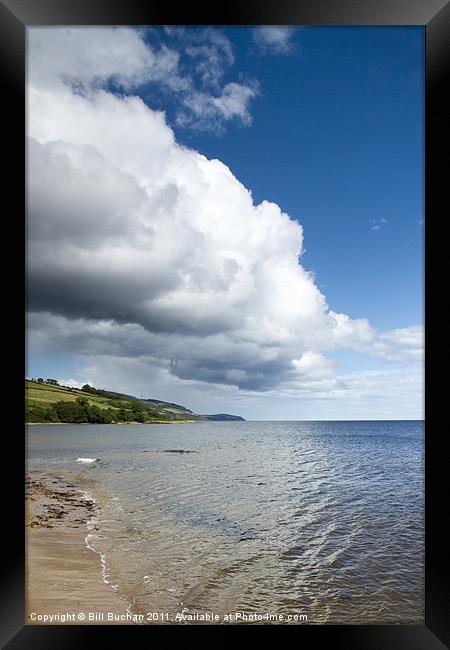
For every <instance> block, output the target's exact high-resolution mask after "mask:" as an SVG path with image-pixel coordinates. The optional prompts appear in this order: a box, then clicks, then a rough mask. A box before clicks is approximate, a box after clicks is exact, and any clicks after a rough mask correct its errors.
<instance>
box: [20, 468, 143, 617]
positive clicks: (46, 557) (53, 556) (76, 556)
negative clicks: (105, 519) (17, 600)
mask: <svg viewBox="0 0 450 650" xmlns="http://www.w3.org/2000/svg"><path fill="white" fill-rule="evenodd" d="M97 508H98V506H97V504H96V503H95V502H94V501H93V499H92V498H90V497H89V481H88V480H87V479H86V478H84V477H80V476H77V475H75V474H74V475H68V474H64V475H63V474H62V473H58V472H55V473H54V474H53V473H51V472H46V473H45V474H44V473H42V472H32V473H30V474H29V475H28V477H27V479H26V522H25V523H26V607H25V609H26V621H25V622H26V623H28V624H40V625H42V624H45V625H49V624H50V625H51V624H56V625H62V624H69V625H83V624H84V625H85V624H91V625H96V624H97V625H98V624H100V625H105V624H106V625H111V624H120V625H127V624H133V621H130V620H129V618H130V614H128V616H127V603H126V602H124V601H123V600H122V599H121V598H120V597H119V596H118V594H117V593H116V592H115V591H114V589H113V587H112V586H111V585H108V584H107V583H105V582H104V581H103V577H102V564H101V558H100V555H99V554H98V553H96V552H95V551H94V550H92V549H90V548H88V547H87V546H86V541H85V538H86V536H87V534H88V532H89V530H88V522H90V524H89V525H91V526H92V525H94V522H93V521H92V520H93V518H94V516H95V512H96V509H97ZM108 614H113V615H115V617H119V620H110V618H109V617H108ZM44 617H45V618H44Z"/></svg>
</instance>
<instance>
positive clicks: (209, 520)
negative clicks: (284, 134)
mask: <svg viewBox="0 0 450 650" xmlns="http://www.w3.org/2000/svg"><path fill="white" fill-rule="evenodd" d="M423 447H424V432H423V422H420V421H372V422H367V421H364V422H362V421H361V422H358V421H351V422H199V423H185V424H180V423H178V424H152V425H34V426H30V427H28V431H27V464H28V468H29V469H31V470H32V469H40V470H46V469H48V470H51V471H53V472H54V471H58V472H62V473H64V471H66V470H70V471H71V472H74V471H75V472H77V473H79V474H82V475H85V476H87V477H89V478H90V479H93V480H94V481H95V483H94V485H96V486H97V487H96V488H95V487H94V488H93V496H94V498H95V497H96V496H97V498H99V499H100V501H99V503H100V504H101V508H100V510H99V512H98V513H97V517H96V521H95V525H94V526H91V530H90V537H89V544H90V545H92V546H93V547H94V548H95V549H96V550H97V551H98V552H99V553H101V556H102V566H103V575H104V579H105V581H107V582H108V583H109V584H111V585H113V586H114V587H115V588H116V589H117V591H118V593H120V595H121V596H122V597H123V598H124V599H125V600H126V601H127V602H128V603H129V605H130V610H129V611H131V612H134V613H136V614H144V615H145V616H146V617H147V615H148V614H151V615H154V616H153V619H150V620H152V622H155V623H162V624H164V623H168V622H174V620H175V616H177V615H179V614H180V613H181V614H182V615H183V616H184V617H185V618H184V619H183V618H181V619H180V618H179V617H178V618H177V619H176V620H177V621H184V622H188V623H189V622H196V621H202V620H205V619H204V617H205V615H206V614H207V613H208V616H218V617H219V618H218V619H213V620H214V621H215V620H219V621H220V622H224V621H226V620H230V619H229V618H228V619H227V618H226V617H227V616H228V614H230V613H236V612H240V613H241V614H244V615H247V616H253V618H249V619H247V620H245V619H239V620H238V622H240V620H242V621H243V622H255V621H256V622H258V620H259V622H264V621H265V620H268V618H267V615H273V617H277V616H278V617H279V616H280V615H283V618H282V619H275V618H273V619H272V621H274V620H276V621H278V622H279V621H283V622H285V621H286V620H288V617H290V618H289V620H290V621H291V622H297V621H302V624H304V623H305V622H306V623H311V624H331V623H333V624H339V623H342V624H348V623H351V624H367V623H373V624H391V623H399V624H413V623H414V624H423V622H424V465H423ZM181 450H183V451H184V452H189V453H181ZM80 458H84V459H86V458H88V459H91V460H92V461H95V462H89V463H81V462H77V459H80ZM62 475H63V474H61V476H62ZM96 492H97V494H96ZM263 615H265V616H266V618H265V619H264V618H262V619H261V618H259V619H258V617H260V616H263ZM202 616H203V618H202ZM299 616H301V617H303V618H299ZM189 617H191V618H189ZM295 617H297V618H295Z"/></svg>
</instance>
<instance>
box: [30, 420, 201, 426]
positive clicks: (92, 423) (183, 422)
mask: <svg viewBox="0 0 450 650" xmlns="http://www.w3.org/2000/svg"><path fill="white" fill-rule="evenodd" d="M196 422H206V420H152V421H151V422H108V423H107V424H106V423H100V422H99V423H94V422H25V426H26V427H32V426H34V425H38V426H44V425H45V426H47V425H53V426H54V425H66V424H71V425H74V424H77V425H89V426H91V427H95V426H110V425H111V424H112V425H114V426H121V425H123V424H128V425H130V424H136V425H140V426H142V425H143V424H193V423H196Z"/></svg>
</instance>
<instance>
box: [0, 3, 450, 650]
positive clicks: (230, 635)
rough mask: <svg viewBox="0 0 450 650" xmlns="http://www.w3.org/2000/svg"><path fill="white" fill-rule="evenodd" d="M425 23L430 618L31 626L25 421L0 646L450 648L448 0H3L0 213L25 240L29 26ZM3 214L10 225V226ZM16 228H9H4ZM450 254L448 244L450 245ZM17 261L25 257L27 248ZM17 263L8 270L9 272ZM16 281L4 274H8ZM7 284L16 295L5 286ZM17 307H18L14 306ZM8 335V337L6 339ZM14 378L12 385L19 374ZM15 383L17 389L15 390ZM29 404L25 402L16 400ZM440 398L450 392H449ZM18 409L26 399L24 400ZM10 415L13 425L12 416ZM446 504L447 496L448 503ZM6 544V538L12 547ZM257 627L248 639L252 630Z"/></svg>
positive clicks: (14, 323)
mask: <svg viewBox="0 0 450 650" xmlns="http://www.w3.org/2000/svg"><path fill="white" fill-rule="evenodd" d="M97 24H98V25H145V24H149V25H150V24H180V25H182V24H183V25H264V24H279V25H285V24H297V25H317V26H318V25H384V26H387V25H420V26H423V27H424V28H425V38H426V111H425V116H426V117H425V214H426V250H425V260H426V318H425V324H426V331H427V333H428V332H429V331H431V332H432V336H429V335H428V334H427V338H426V361H425V373H426V399H425V413H426V442H425V459H426V463H425V502H426V516H425V523H426V573H425V601H426V604H425V625H417V626H416V625H410V626H403V625H390V626H383V625H370V626H367V625H351V626H348V625H322V626H321V625H298V626H295V627H288V626H286V627H285V626H277V625H272V626H271V625H266V626H257V627H253V626H220V627H219V626H214V627H213V629H211V627H209V626H178V627H171V626H145V627H139V626H136V627H133V626H131V627H130V626H126V627H125V628H124V627H121V626H115V627H114V628H111V627H106V626H92V627H83V626H78V627H77V626H35V625H33V626H31V625H25V622H24V618H25V615H24V611H25V608H24V602H25V597H24V573H25V571H24V535H23V530H24V527H23V521H24V498H23V492H24V483H23V481H24V458H25V447H24V440H23V436H22V435H21V433H20V432H21V430H22V427H23V424H22V422H19V421H17V420H18V419H21V418H15V420H16V421H17V425H18V428H17V429H16V430H15V432H14V433H9V432H8V434H6V433H5V435H8V447H9V448H10V449H7V450H6V453H7V454H8V455H7V461H5V459H4V465H6V464H7V465H9V466H10V467H11V469H12V472H11V474H10V478H9V481H8V495H7V497H6V498H4V501H5V502H6V503H4V506H5V509H6V514H5V522H7V524H6V526H5V528H4V532H3V542H4V556H3V558H4V560H3V563H2V581H1V592H0V593H1V601H0V602H1V639H0V641H1V644H2V647H6V648H8V649H10V650H16V649H18V648H26V649H27V650H28V649H34V648H36V649H40V648H43V649H44V648H45V650H50V649H51V648H64V649H65V650H68V649H70V648H77V649H78V648H84V647H92V646H93V645H94V643H97V642H101V643H102V642H105V641H106V636H107V635H111V640H110V642H111V641H112V644H113V647H114V646H116V647H117V646H121V645H122V644H124V645H125V644H128V645H134V644H140V643H143V642H144V635H145V640H146V642H148V641H150V642H157V643H158V642H163V643H168V642H170V641H171V640H174V641H175V638H174V637H173V635H174V634H176V635H177V637H178V635H179V634H180V633H181V634H182V635H183V638H182V641H183V643H185V642H186V641H191V640H193V636H192V635H193V634H194V632H193V630H194V629H195V635H196V637H199V636H204V635H205V633H207V634H208V635H209V634H210V633H211V632H213V634H214V637H215V641H214V642H217V640H219V639H220V640H223V641H227V640H228V641H230V640H232V639H234V637H235V634H236V633H237V632H239V636H242V637H243V640H244V641H245V640H246V639H250V637H251V638H253V637H254V635H255V634H257V635H258V636H259V635H260V634H261V633H263V634H264V638H265V640H266V641H268V642H270V641H271V640H275V638H276V639H277V640H278V638H279V637H280V635H281V636H282V637H283V638H284V634H285V633H287V632H288V633H289V635H290V636H292V635H294V637H293V638H294V640H295V642H300V643H301V644H304V647H306V648H312V647H315V646H316V644H322V643H323V644H324V645H325V647H338V648H345V649H346V650H350V649H358V650H359V649H361V650H376V649H383V650H387V649H389V648H395V650H402V649H403V648H405V649H406V648H407V649H408V650H419V649H420V650H434V649H436V650H437V649H439V648H445V647H449V646H450V623H449V621H450V608H449V605H450V599H449V590H448V585H449V581H448V574H449V562H448V551H449V549H450V543H449V533H448V530H449V528H450V527H449V526H448V524H447V521H446V517H445V515H446V510H447V508H445V507H444V506H442V505H441V503H442V501H441V500H442V495H444V496H446V495H448V490H447V489H446V483H447V479H446V476H447V474H448V469H447V464H448V461H447V458H448V456H447V455H446V453H445V451H446V440H445V438H446V436H447V432H446V431H441V429H440V428H439V427H438V425H437V416H436V408H437V407H438V402H439V396H438V395H437V394H436V391H435V390H434V389H433V391H431V389H430V378H431V364H432V360H433V358H434V357H435V356H436V355H438V356H439V354H440V352H442V351H441V350H439V349H438V347H437V346H438V344H439V342H440V341H442V340H445V339H440V337H439V333H438V331H437V329H436V323H437V322H438V321H440V320H441V319H440V317H439V314H438V312H437V311H435V310H434V308H433V306H432V304H431V301H430V294H431V291H429V288H430V286H431V281H432V279H434V278H435V277H436V276H437V275H438V274H439V273H442V272H443V271H444V267H443V266H442V267H441V268H439V260H441V259H443V260H444V262H445V260H446V257H445V254H443V256H438V255H435V254H434V253H433V255H431V253H430V250H431V245H432V242H433V246H434V245H435V242H436V240H437V239H438V238H439V235H438V234H436V232H437V227H436V224H439V223H440V222H441V219H442V218H443V217H444V216H445V215H444V214H443V209H444V207H445V206H446V205H448V196H447V195H448V192H447V186H448V180H447V176H448V159H447V160H446V157H445V154H446V153H447V157H448V152H447V141H446V138H445V133H448V128H447V120H448V116H449V115H450V110H449V104H448V99H447V98H446V92H445V91H446V85H447V86H448V85H449V84H448V82H449V80H450V3H448V2H445V1H443V0H308V1H305V0H299V1H295V0H278V1H276V2H275V1H273V0H260V1H259V2H258V3H256V2H254V1H253V2H252V1H247V2H239V3H237V2H229V3H227V4H226V5H225V4H224V5H221V6H204V5H202V4H201V3H197V4H195V5H194V4H192V3H185V4H184V5H180V7H179V8H178V7H177V8H176V9H175V5H174V6H168V3H162V2H156V1H155V2H152V1H151V0H0V65H1V75H2V82H3V83H2V89H3V91H4V92H3V97H4V99H3V102H2V104H3V106H2V108H3V114H4V121H3V126H4V133H3V136H4V137H3V139H4V140H6V149H5V150H4V151H6V154H7V155H6V157H7V163H8V165H7V167H8V182H6V183H5V184H4V188H3V205H4V206H5V205H9V206H11V207H10V208H9V210H8V212H7V214H6V213H5V214H4V217H5V219H4V220H6V216H7V215H8V217H9V219H7V220H6V221H7V222H9V223H8V227H9V226H11V225H12V226H15V234H14V237H15V239H14V240H11V241H17V243H18V250H19V251H21V250H23V241H24V226H23V222H24V220H23V215H24V198H23V197H24V196H25V173H24V170H25V166H24V152H25V129H24V123H25V102H24V85H25V31H26V28H27V27H31V26H35V25H97ZM6 225H7V224H4V227H6ZM8 236H9V235H8ZM447 255H448V254H447ZM16 257H17V259H18V260H19V262H20V255H19V254H18V255H17V256H16ZM10 273H11V272H10ZM12 275H14V277H15V280H16V281H17V282H15V283H14V284H15V288H14V289H11V288H9V287H8V288H7V289H6V293H5V295H6V300H9V301H10V303H13V304H14V302H15V303H17V302H20V303H21V304H20V305H17V307H18V312H19V310H21V309H22V298H21V296H22V295H23V294H21V287H23V286H24V282H25V273H24V269H23V265H22V266H20V264H19V265H18V266H17V267H16V268H15V270H14V271H13V272H12V273H11V275H9V274H8V275H7V279H8V278H10V277H11V276H12ZM7 284H8V285H9V282H7ZM8 292H9V293H8ZM18 312H17V313H18ZM9 324H10V332H9V339H7V340H8V341H10V343H8V346H9V345H15V349H16V350H21V349H23V348H22V345H23V328H22V321H20V322H19V321H18V320H16V319H14V317H13V318H11V315H10V316H9ZM5 340H6V339H5ZM14 369H15V372H13V373H12V374H11V377H14V378H15V381H14V382H12V383H11V390H15V389H16V388H17V395H21V394H22V393H21V391H22V390H23V374H24V373H23V372H22V369H23V366H20V364H17V360H16V361H15V364H14ZM15 382H17V386H16V383H15ZM19 387H20V388H19ZM21 403H23V402H21ZM444 403H445V402H444ZM19 410H20V404H19ZM15 424H16V422H14V424H13V426H15ZM444 503H445V501H444ZM5 547H6V548H5ZM249 635H250V637H249Z"/></svg>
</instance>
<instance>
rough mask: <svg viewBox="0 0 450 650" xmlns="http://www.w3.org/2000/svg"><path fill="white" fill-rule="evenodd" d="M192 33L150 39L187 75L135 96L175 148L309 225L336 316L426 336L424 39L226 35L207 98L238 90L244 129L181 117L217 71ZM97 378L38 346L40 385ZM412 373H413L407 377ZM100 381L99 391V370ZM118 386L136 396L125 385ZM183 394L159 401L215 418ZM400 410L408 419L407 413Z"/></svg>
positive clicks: (376, 364) (330, 31) (317, 273)
mask: <svg viewBox="0 0 450 650" xmlns="http://www.w3.org/2000/svg"><path fill="white" fill-rule="evenodd" d="M188 31H189V30H188ZM192 33H196V34H198V39H197V41H194V40H193V39H192V38H191V37H190V36H186V31H181V30H180V31H179V33H174V31H173V30H172V31H171V32H170V31H167V30H164V29H162V28H160V29H150V30H147V31H145V30H141V31H140V36H141V38H142V39H143V41H144V42H145V43H146V44H147V45H148V46H149V47H150V48H153V49H154V51H158V52H159V53H160V54H161V52H163V51H165V50H164V48H166V49H170V50H171V51H177V52H178V55H179V61H178V64H177V65H178V68H177V75H176V77H175V76H174V77H173V79H174V81H173V83H172V86H168V85H164V84H163V83H161V82H160V81H158V82H155V80H154V79H151V80H150V81H149V80H145V79H144V80H141V82H140V83H137V84H135V85H134V87H133V88H132V91H130V90H129V89H128V88H126V90H125V94H133V95H137V96H139V97H141V98H142V99H143V100H144V101H145V103H146V104H147V106H148V107H149V108H150V109H153V110H154V109H156V110H164V111H165V116H166V121H167V124H168V125H169V126H170V127H171V128H172V129H173V132H174V134H175V137H176V141H177V142H178V143H179V144H181V145H184V146H185V147H187V148H188V149H194V150H197V151H199V152H201V153H202V154H204V155H205V156H206V157H207V158H209V159H213V158H217V159H219V160H220V161H222V162H223V163H224V164H225V165H227V166H228V167H229V169H230V170H231V172H232V173H233V175H234V176H235V177H236V178H237V179H238V180H239V181H240V183H242V184H243V185H244V186H245V187H246V188H247V189H248V190H250V191H251V193H252V196H253V200H254V203H255V204H258V203H260V202H261V201H263V200H268V201H272V202H274V203H276V204H277V205H278V206H279V207H280V208H281V210H282V211H283V212H285V213H287V214H289V216H290V217H291V218H292V219H294V220H297V221H298V222H299V223H300V224H301V225H302V227H303V235H304V244H303V245H304V251H303V254H302V256H301V260H300V261H301V264H302V266H303V267H304V268H305V269H306V270H307V271H310V272H312V273H313V274H314V280H315V284H316V285H317V287H318V289H319V290H320V292H321V293H322V294H324V296H325V298H326V302H327V304H328V306H329V307H330V309H331V310H333V311H335V312H339V313H344V314H346V315H347V316H349V317H350V318H351V319H367V320H368V321H369V323H370V325H371V326H372V327H373V328H374V329H375V330H377V331H383V332H386V331H392V330H398V329H404V328H409V327H411V326H419V325H422V324H423V272H424V269H423V234H424V233H423V228H424V226H423V219H424V207H423V203H424V188H423V165H424V150H423V127H424V121H423V120H424V113H423V110H424V108H423V107H424V33H423V29H422V28H420V27H406V28H392V27H390V28H373V27H371V28H355V27H345V28H331V27H327V28H323V27H320V28H311V27H308V28H298V29H295V30H292V31H290V32H288V33H287V34H285V35H276V37H277V38H276V39H275V40H270V39H266V40H265V41H264V39H261V38H259V37H257V36H256V33H255V32H254V31H253V30H252V29H250V28H242V27H237V28H218V29H217V30H216V33H220V35H221V36H220V37H221V38H222V45H221V47H222V50H221V53H222V56H223V58H222V60H221V61H219V64H220V63H222V64H223V74H217V78H216V80H215V81H213V82H211V83H210V85H209V92H211V93H215V94H216V96H217V94H218V93H219V91H220V88H223V87H224V86H225V85H226V84H227V83H230V82H235V83H238V84H240V86H241V88H244V87H245V88H249V89H251V90H249V93H253V94H252V95H251V97H250V99H248V101H247V103H246V104H245V111H244V110H243V111H242V112H241V114H240V117H241V119H238V118H239V115H237V114H236V116H235V118H234V119H228V118H226V119H225V118H224V119H223V120H222V121H220V120H219V119H218V118H217V119H216V118H215V121H213V122H211V123H209V124H208V123H203V124H202V121H201V118H200V117H199V116H197V117H198V120H197V121H195V120H192V119H191V118H189V119H185V120H182V119H180V118H179V116H180V113H179V108H180V97H181V94H180V91H179V90H177V91H176V92H175V91H174V88H175V85H176V84H177V83H178V84H180V79H183V72H184V74H185V75H186V76H189V77H190V79H192V80H194V82H195V81H196V80H197V82H198V79H200V77H201V74H205V72H204V71H205V69H206V68H205V67H204V66H205V63H206V65H207V64H208V61H207V59H206V61H205V59H202V58H201V57H200V53H199V52H198V53H197V54H196V56H197V58H195V56H192V55H191V54H188V52H189V49H188V48H189V47H191V48H192V47H198V46H199V44H200V43H204V42H206V41H202V40H201V39H202V33H203V30H202V29H198V30H191V34H192ZM278 36H280V38H279V39H278ZM214 38H215V37H214ZM277 39H278V40H277ZM212 42H213V39H210V41H208V43H209V44H211V43H212ZM161 48H162V49H161ZM230 53H231V54H230ZM196 66H199V67H197V68H196ZM200 66H203V67H200ZM121 83H122V82H121V81H120V80H119V82H118V81H117V77H113V78H109V79H107V83H106V85H105V86H104V87H105V88H106V89H107V91H108V92H110V93H112V94H115V96H117V97H123V93H124V90H123V85H122V87H121ZM205 87H206V86H205V85H204V86H203V87H202V92H205ZM189 101H191V100H189ZM247 109H248V110H247ZM245 113H246V114H245ZM62 139H64V138H62ZM46 309H47V308H46ZM48 310H49V311H52V309H48ZM44 311H45V310H44ZM54 313H59V312H58V310H57V309H56V310H54ZM60 313H61V314H62V313H63V312H62V311H61V312H60ZM64 314H65V316H67V314H66V312H64ZM33 340H34V339H33ZM69 347H70V346H69ZM394 356H395V355H394ZM326 357H327V358H328V359H330V360H332V361H333V362H334V363H336V364H337V368H338V369H340V371H341V372H343V373H346V372H366V371H367V372H369V373H370V372H381V369H382V368H386V367H387V366H386V361H385V359H384V358H381V357H379V358H378V357H376V358H375V357H373V356H370V355H369V356H367V355H366V354H365V351H361V349H349V348H348V347H345V346H342V347H341V348H339V346H338V348H336V349H330V350H327V352H326ZM86 367H87V368H89V367H90V368H91V370H92V367H93V366H92V363H91V364H90V363H89V361H87V356H86V354H81V355H80V354H77V353H76V352H75V353H74V351H73V349H72V350H69V349H65V348H64V346H62V347H61V346H59V347H58V346H57V347H56V348H55V349H52V348H51V346H49V345H44V346H41V347H40V346H39V345H34V344H32V345H30V346H29V362H28V370H27V374H28V375H29V376H55V375H57V376H58V378H69V377H70V378H73V379H74V380H76V381H85V380H89V377H88V375H89V372H87V374H86V372H85V371H84V370H83V368H86ZM397 367H398V366H397ZM389 372H391V369H390V370H389ZM401 372H405V373H407V372H409V371H408V369H407V367H406V366H404V367H402V369H401ZM92 377H93V379H94V381H95V373H94V374H93V375H92ZM190 379H191V380H194V379H195V377H193V376H190ZM106 387H111V388H115V387H116V386H106ZM120 387H121V389H122V390H124V389H126V388H127V387H128V388H129V390H130V392H132V391H133V390H134V391H136V386H135V385H134V384H133V382H132V381H129V382H128V383H127V380H126V379H123V383H122V384H120ZM208 388H211V386H210V387H208ZM190 389H192V386H191V388H190ZM171 390H173V386H169V387H167V390H165V389H164V390H161V392H160V394H159V395H149V396H150V397H161V398H164V397H165V398H167V399H169V397H170V395H172V399H171V401H177V400H179V401H183V400H184V403H185V402H186V399H191V400H192V401H191V403H190V404H189V403H188V404H187V405H188V406H191V407H193V408H198V410H200V408H203V409H204V403H203V402H202V399H200V398H199V399H197V398H196V397H195V395H194V393H192V394H191V393H190V392H189V391H188V392H185V391H183V389H182V388H181V387H180V386H178V387H177V389H176V390H177V394H176V395H173V394H172V393H170V391H171ZM192 390H193V389H192ZM211 390H212V388H211ZM244 392H245V391H244ZM161 393H163V395H162V394H161ZM169 393H170V395H169ZM219 393H220V391H219ZM219 393H217V394H215V395H214V400H213V401H214V403H215V405H217V408H216V409H215V410H219V409H218V406H219V405H220V404H221V402H220V399H221V398H220V394H219ZM240 393H241V395H240V397H239V399H240V400H241V401H242V404H244V410H245V409H247V410H246V413H245V415H246V416H247V417H249V416H250V417H258V416H259V415H260V414H261V416H262V417H269V416H271V415H272V414H273V415H274V417H280V414H281V413H283V412H288V413H289V414H290V416H291V417H292V416H294V417H295V412H296V411H295V408H291V407H289V408H286V401H285V399H287V398H286V397H285V396H284V397H281V396H279V397H278V402H276V403H275V402H274V401H273V400H276V399H277V398H276V396H273V395H271V396H270V398H268V397H267V394H266V397H265V398H264V396H263V395H262V397H261V399H260V400H259V397H258V395H255V394H254V393H252V394H251V395H247V398H248V400H249V401H248V403H247V402H245V400H244V397H242V390H240ZM208 395H209V393H208ZM414 395H415V398H414V399H415V403H416V406H415V407H413V406H412V405H411V404H408V406H407V408H406V410H405V411H404V416H405V417H408V414H410V413H414V414H415V416H420V408H419V407H418V406H417V395H420V391H419V392H417V391H416V393H415V394H414ZM235 399H236V397H235V396H234V397H230V396H227V397H225V398H224V400H225V401H224V404H223V406H224V407H225V406H226V407H228V408H232V407H233V401H234V400H235ZM264 399H265V402H264ZM304 399H306V398H305V397H304V396H303V397H302V400H304ZM317 399H318V398H317V396H312V397H311V398H310V409H311V410H310V411H309V412H310V417H314V418H319V419H320V414H321V412H323V411H322V410H321V409H322V404H323V399H324V396H323V395H322V396H320V399H319V401H317ZM327 399H329V400H331V401H332V402H333V408H332V409H331V410H330V411H328V412H329V413H331V414H332V416H333V417H339V414H340V413H342V414H343V417H350V414H349V411H348V407H346V408H345V409H342V408H341V407H340V406H339V400H338V399H335V398H334V397H333V398H332V397H329V398H327ZM355 399H356V398H355ZM408 399H410V398H408ZM255 400H256V401H255ZM258 400H259V401H258ZM271 400H272V401H271ZM315 400H316V401H315ZM320 400H322V401H320ZM250 403H251V404H254V403H256V404H257V405H256V406H251V405H249V404H250ZM264 403H265V406H264ZM269 403H270V406H269ZM289 403H290V404H292V400H291V402H289ZM311 405H315V406H314V407H313V406H311ZM355 406H356V402H355ZM340 408H341V410H340ZM222 410H225V409H222ZM381 411H382V409H381V410H380V409H378V411H377V407H372V406H371V410H370V409H369V410H365V411H364V410H363V411H361V410H360V409H359V408H355V413H363V414H364V413H367V414H368V416H370V417H376V416H377V413H381ZM395 413H398V417H402V413H403V411H402V410H401V409H400V410H398V411H395Z"/></svg>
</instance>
